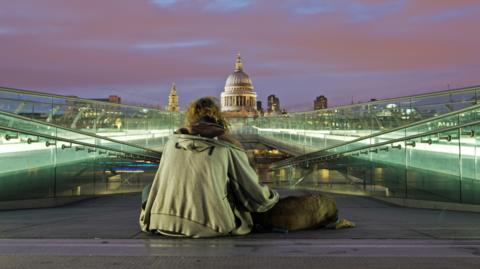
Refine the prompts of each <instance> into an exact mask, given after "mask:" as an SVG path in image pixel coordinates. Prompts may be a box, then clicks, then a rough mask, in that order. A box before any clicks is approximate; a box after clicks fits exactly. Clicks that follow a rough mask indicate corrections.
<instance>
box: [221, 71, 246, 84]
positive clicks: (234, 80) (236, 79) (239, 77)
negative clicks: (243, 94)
mask: <svg viewBox="0 0 480 269" xmlns="http://www.w3.org/2000/svg"><path fill="white" fill-rule="evenodd" d="M235 86H243V87H252V81H251V80H250V78H249V77H248V75H247V74H245V73H244V72H243V71H241V70H239V71H235V72H233V73H232V74H230V76H228V78H227V82H225V87H235Z"/></svg>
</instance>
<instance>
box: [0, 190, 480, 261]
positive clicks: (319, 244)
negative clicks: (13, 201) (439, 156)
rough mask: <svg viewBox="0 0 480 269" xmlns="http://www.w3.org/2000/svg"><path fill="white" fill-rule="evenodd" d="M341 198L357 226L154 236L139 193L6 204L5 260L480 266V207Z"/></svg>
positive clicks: (0, 240)
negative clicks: (26, 206) (140, 221)
mask: <svg viewBox="0 0 480 269" xmlns="http://www.w3.org/2000/svg"><path fill="white" fill-rule="evenodd" d="M300 192H301V191H281V194H282V195H295V194H298V193H300ZM335 197H336V199H337V203H338V206H339V209H340V214H341V217H343V218H348V219H350V220H352V221H354V222H355V223H356V224H357V227H356V228H354V229H345V230H324V229H320V230H311V231H301V232H292V233H253V234H250V235H246V236H239V237H225V238H215V239H172V238H167V237H163V236H152V235H147V234H143V233H141V232H140V231H139V228H138V226H137V218H138V214H139V201H140V196H139V195H137V194H124V195H114V196H105V197H99V198H95V199H91V200H86V201H80V202H77V203H75V204H70V205H67V206H63V207H57V208H47V209H31V210H15V211H1V212H0V264H1V265H2V266H0V267H1V268H2V269H3V268H87V267H88V268H132V267H137V266H142V267H143V268H160V267H161V266H165V267H175V268H189V267H191V266H200V267H199V268H222V267H229V268H246V267H247V266H248V267H262V268H291V267H292V266H295V267H298V268H314V267H315V266H322V267H324V266H329V267H328V268H351V266H354V267H355V268H407V267H410V268H451V267H456V268H479V266H480V214H478V213H467V212H454V211H442V210H429V209H413V208H403V207H397V206H394V205H390V204H386V203H383V202H380V201H376V200H372V199H371V198H366V197H358V196H357V197H355V196H340V195H336V196H335ZM406 256H408V257H409V258H408V259H405V257H406ZM412 266H413V267H412ZM458 266H460V267H458ZM162 268H164V267H162Z"/></svg>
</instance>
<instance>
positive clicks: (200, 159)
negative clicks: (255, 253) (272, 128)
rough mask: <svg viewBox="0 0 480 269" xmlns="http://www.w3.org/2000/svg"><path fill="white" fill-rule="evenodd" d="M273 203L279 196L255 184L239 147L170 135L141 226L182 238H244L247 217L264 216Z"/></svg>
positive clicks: (249, 221) (248, 222) (255, 178)
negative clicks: (232, 236)
mask: <svg viewBox="0 0 480 269" xmlns="http://www.w3.org/2000/svg"><path fill="white" fill-rule="evenodd" d="M278 199H279V196H278V193H276V192H275V191H273V190H270V189H269V188H268V187H267V186H262V185H260V184H259V182H258V176H257V174H256V173H255V171H254V170H253V169H252V167H251V166H250V165H249V162H248V158H247V155H246V153H245V151H243V150H242V149H240V148H239V147H236V146H234V145H233V144H231V143H228V142H225V141H221V140H217V139H213V138H205V137H200V136H195V135H189V134H175V135H172V136H170V137H169V141H168V142H167V144H166V146H165V147H164V152H163V155H162V160H161V162H160V167H159V169H158V171H157V174H156V176H155V179H154V182H153V184H152V188H151V191H150V194H149V196H148V199H147V203H146V206H145V209H144V210H142V213H141V215H140V226H141V228H142V230H143V231H155V230H156V231H158V232H160V233H163V234H166V235H174V236H186V237H212V236H221V235H229V234H231V235H242V234H248V233H249V232H250V231H251V229H252V226H253V222H252V218H251V215H250V212H265V211H267V210H269V209H270V208H272V207H273V206H274V205H275V204H276V203H277V202H278Z"/></svg>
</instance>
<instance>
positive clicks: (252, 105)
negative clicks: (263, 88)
mask: <svg viewBox="0 0 480 269" xmlns="http://www.w3.org/2000/svg"><path fill="white" fill-rule="evenodd" d="M220 103H221V109H222V112H223V113H224V115H225V116H227V117H253V116H256V115H257V94H256V93H255V92H254V91H253V85H252V81H251V80H250V77H249V76H248V75H247V74H245V72H243V63H242V58H241V57H240V53H239V54H237V60H236V62H235V70H234V72H233V73H232V74H230V76H228V78H227V81H226V83H225V90H224V92H222V94H221V98H220Z"/></svg>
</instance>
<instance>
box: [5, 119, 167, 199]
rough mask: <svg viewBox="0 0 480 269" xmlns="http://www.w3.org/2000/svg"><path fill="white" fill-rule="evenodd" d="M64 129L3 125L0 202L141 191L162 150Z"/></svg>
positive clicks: (154, 168)
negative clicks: (67, 131)
mask: <svg viewBox="0 0 480 269" xmlns="http://www.w3.org/2000/svg"><path fill="white" fill-rule="evenodd" d="M30 127H33V126H30ZM27 129H28V130H27ZM62 132H65V130H58V129H56V128H53V127H51V126H49V127H48V128H46V127H45V126H38V128H37V129H35V128H25V129H23V130H22V129H17V128H15V127H6V126H0V160H1V161H0V203H1V202H4V201H18V200H25V199H43V198H60V197H84V196H94V195H105V194H113V193H125V192H138V191H141V190H142V188H143V186H145V185H146V184H148V183H150V182H151V181H152V179H153V177H154V174H155V172H156V170H157V168H158V162H159V159H160V153H158V152H154V151H150V150H146V149H143V148H138V147H135V146H129V145H122V144H120V143H115V142H112V141H107V140H104V139H99V138H92V137H87V136H81V135H79V134H75V133H69V134H68V135H71V139H67V138H65V137H66V136H67V134H65V133H62ZM59 133H62V134H61V136H58V134H59ZM31 207H36V205H35V204H32V205H31Z"/></svg>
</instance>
